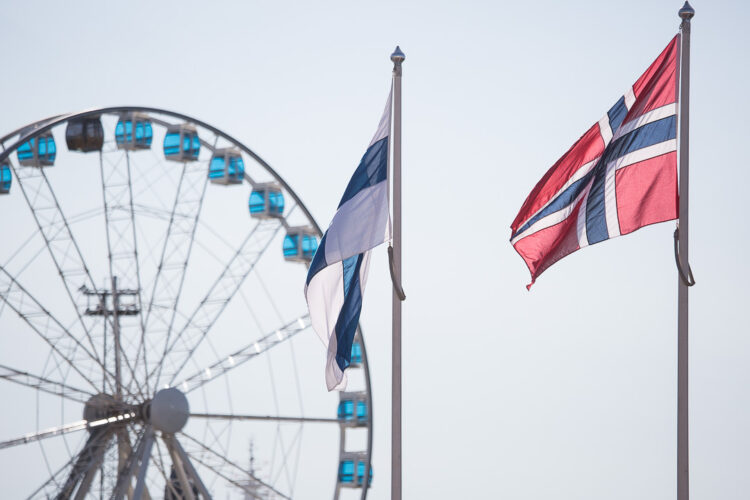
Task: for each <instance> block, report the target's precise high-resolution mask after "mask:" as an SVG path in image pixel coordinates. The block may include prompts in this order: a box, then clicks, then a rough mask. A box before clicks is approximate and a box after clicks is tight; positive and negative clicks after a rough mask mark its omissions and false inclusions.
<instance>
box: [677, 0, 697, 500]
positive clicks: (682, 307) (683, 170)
mask: <svg viewBox="0 0 750 500" xmlns="http://www.w3.org/2000/svg"><path fill="white" fill-rule="evenodd" d="M678 15H679V16H680V18H682V23H681V24H680V30H681V32H682V35H681V37H680V41H681V47H680V207H679V210H680V219H679V222H678V226H677V227H678V242H679V260H678V265H679V270H680V273H679V274H680V276H679V279H678V294H677V295H678V313H677V500H688V499H689V497H690V480H689V479H690V478H689V474H688V472H689V456H688V437H689V433H688V287H689V286H690V283H689V282H688V280H687V279H685V276H684V272H683V270H688V272H689V269H690V264H689V260H688V228H689V226H688V195H689V190H688V187H689V169H688V165H689V161H688V160H689V156H688V155H689V148H688V145H689V141H688V139H689V130H690V129H689V122H690V120H689V118H690V117H689V112H690V19H692V17H693V16H694V15H695V10H693V8H692V7H691V6H690V4H689V3H688V2H685V5H683V7H682V8H681V9H680V10H679V12H678Z"/></svg>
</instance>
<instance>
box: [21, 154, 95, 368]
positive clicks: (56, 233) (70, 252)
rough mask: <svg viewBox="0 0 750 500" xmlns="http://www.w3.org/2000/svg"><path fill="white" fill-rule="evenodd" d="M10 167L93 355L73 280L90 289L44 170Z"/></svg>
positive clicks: (77, 247)
mask: <svg viewBox="0 0 750 500" xmlns="http://www.w3.org/2000/svg"><path fill="white" fill-rule="evenodd" d="M10 166H11V169H13V173H14V175H15V177H16V179H17V180H18V185H19V186H20V188H21V192H22V193H23V195H24V198H25V199H26V203H27V204H28V206H29V209H30V210H31V213H32V215H33V216H34V220H35V221H36V224H37V227H38V228H39V232H40V234H41V235H42V238H43V239H44V243H45V245H46V246H47V249H48V250H49V252H50V256H51V258H52V261H53V263H54V264H55V268H56V269H57V272H58V275H59V276H60V278H61V279H62V282H63V286H64V287H65V290H66V292H67V294H68V297H69V298H70V302H71V304H72V306H73V309H74V310H75V313H76V316H77V317H78V321H79V323H80V324H81V326H82V327H83V330H84V332H85V335H86V338H87V339H88V342H89V345H90V346H91V348H92V350H93V352H94V353H96V347H95V344H94V341H93V339H92V337H91V332H90V331H89V330H90V328H89V325H87V323H86V321H84V319H83V315H82V314H81V310H82V309H83V307H82V305H81V304H80V303H79V302H78V301H76V298H75V296H74V291H76V290H78V288H79V287H78V284H77V283H74V280H78V279H80V278H81V277H84V279H85V280H87V282H88V284H89V285H90V286H92V287H93V286H94V282H93V280H92V279H91V274H90V273H89V269H88V267H87V266H86V262H85V260H84V258H83V255H82V254H81V250H80V247H79V245H78V242H77V241H76V239H75V238H74V236H73V232H72V231H71V229H70V225H69V224H68V221H67V219H66V218H65V214H64V213H63V211H62V208H61V207H60V203H59V202H58V200H57V197H56V196H55V194H54V191H53V190H52V186H51V185H50V183H49V180H48V179H47V175H46V174H45V173H44V169H43V168H36V167H20V168H15V167H14V166H13V164H12V163H11V164H10ZM100 364H101V363H100Z"/></svg>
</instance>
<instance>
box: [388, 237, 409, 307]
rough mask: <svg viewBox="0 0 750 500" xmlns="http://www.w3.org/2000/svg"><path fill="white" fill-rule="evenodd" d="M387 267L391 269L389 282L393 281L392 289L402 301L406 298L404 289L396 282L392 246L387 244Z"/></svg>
mask: <svg viewBox="0 0 750 500" xmlns="http://www.w3.org/2000/svg"><path fill="white" fill-rule="evenodd" d="M388 269H389V270H390V271H391V283H393V291H394V292H396V295H397V296H398V299H399V300H400V301H401V302H403V301H404V300H406V294H405V293H404V289H403V288H401V283H396V270H395V269H394V268H393V247H392V246H391V245H388Z"/></svg>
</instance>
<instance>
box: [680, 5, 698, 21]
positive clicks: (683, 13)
mask: <svg viewBox="0 0 750 500" xmlns="http://www.w3.org/2000/svg"><path fill="white" fill-rule="evenodd" d="M677 15H678V16H680V17H681V18H682V19H684V20H686V21H689V20H690V19H692V18H693V16H694V15H695V9H694V8H693V7H692V6H691V5H690V2H688V1H685V5H683V6H682V8H681V9H680V10H679V11H678V12H677Z"/></svg>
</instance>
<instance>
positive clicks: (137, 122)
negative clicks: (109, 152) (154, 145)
mask: <svg viewBox="0 0 750 500" xmlns="http://www.w3.org/2000/svg"><path fill="white" fill-rule="evenodd" d="M153 140H154V128H153V127H152V126H151V119H150V118H149V117H148V115H144V114H143V113H123V114H122V115H120V120H119V121H118V122H117V125H116V126H115V142H116V143H117V149H127V150H129V151H136V150H139V149H150V148H151V142H152V141H153Z"/></svg>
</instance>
